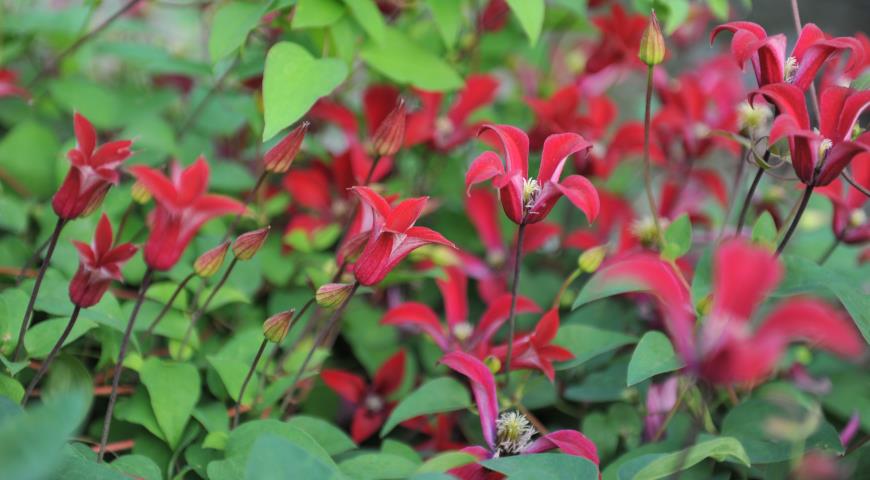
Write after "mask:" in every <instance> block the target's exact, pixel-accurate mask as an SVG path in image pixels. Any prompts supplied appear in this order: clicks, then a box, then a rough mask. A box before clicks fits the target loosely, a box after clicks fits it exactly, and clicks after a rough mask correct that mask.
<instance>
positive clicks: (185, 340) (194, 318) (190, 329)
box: [178, 257, 239, 355]
mask: <svg viewBox="0 0 870 480" xmlns="http://www.w3.org/2000/svg"><path fill="white" fill-rule="evenodd" d="M238 261H239V259H238V258H237V257H233V261H232V262H230V266H229V267H227V271H226V272H224V275H223V276H222V277H221V279H220V281H218V283H217V285H215V286H214V288H213V289H212V291H211V293H209V294H208V297H206V299H205V302H204V303H203V304H202V306H201V307H199V308H197V309H196V311H194V312H193V316H191V317H190V325H188V326H187V331H186V332H184V338H183V339H182V340H181V345H180V346H179V348H178V352H179V355H181V354H182V353H183V352H184V349H185V348H186V347H187V343H188V342H189V341H190V335H191V334H192V333H193V329H194V327H196V322H197V320H199V318H200V317H201V316H202V315H203V314H204V313H205V309H206V308H208V305H209V304H210V303H211V301H212V300H213V299H214V297H215V295H217V292H218V291H219V290H220V289H221V287H223V286H224V283H226V281H227V278H229V277H230V273H232V272H233V268H234V267H235V266H236V263H237V262H238Z"/></svg>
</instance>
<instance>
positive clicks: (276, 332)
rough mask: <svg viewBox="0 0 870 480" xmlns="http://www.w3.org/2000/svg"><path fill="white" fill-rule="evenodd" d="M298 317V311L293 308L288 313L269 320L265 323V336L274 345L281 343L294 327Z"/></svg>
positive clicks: (276, 315) (273, 316)
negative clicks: (295, 318) (295, 319)
mask: <svg viewBox="0 0 870 480" xmlns="http://www.w3.org/2000/svg"><path fill="white" fill-rule="evenodd" d="M295 316H296V309H294V308H291V309H290V310H287V311H286V312H281V313H278V314H275V315H272V316H271V317H269V318H267V319H266V321H265V322H263V336H264V337H266V339H267V340H269V341H270V342H273V343H281V342H283V341H284V338H286V337H287V332H289V331H290V327H291V326H292V325H293V320H294V318H293V317H295Z"/></svg>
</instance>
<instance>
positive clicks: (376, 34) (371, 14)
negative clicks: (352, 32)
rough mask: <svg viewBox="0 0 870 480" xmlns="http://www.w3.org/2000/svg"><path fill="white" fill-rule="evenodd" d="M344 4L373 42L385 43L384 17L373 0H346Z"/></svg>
mask: <svg viewBox="0 0 870 480" xmlns="http://www.w3.org/2000/svg"><path fill="white" fill-rule="evenodd" d="M344 4H345V5H347V8H348V9H350V13H351V15H353V18H355V19H356V21H357V23H359V24H360V26H361V27H362V28H363V30H365V31H366V33H368V34H369V36H370V37H372V40H374V41H376V42H378V43H381V42H383V41H384V28H385V27H386V25H385V24H384V17H382V16H381V11H380V10H378V6H377V5H376V4H375V2H374V1H373V0H344Z"/></svg>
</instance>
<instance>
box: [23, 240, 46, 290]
mask: <svg viewBox="0 0 870 480" xmlns="http://www.w3.org/2000/svg"><path fill="white" fill-rule="evenodd" d="M49 243H51V237H48V238H46V239H45V241H44V242H42V245H40V246H39V248H37V249H36V251H35V252H33V255H31V256H30V258H29V259H28V260H27V262H26V263H25V264H24V265H23V266H22V267H21V271H20V272H19V273H18V275H16V276H15V286H16V287H17V286H18V285H21V281H22V280H24V278H25V277H27V275H26V273H27V271H28V270H30V267H32V266H33V265H35V264H36V261H37V260H39V257H41V256H42V252H44V251H45V249H46V248H48V244H49Z"/></svg>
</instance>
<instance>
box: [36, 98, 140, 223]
mask: <svg viewBox="0 0 870 480" xmlns="http://www.w3.org/2000/svg"><path fill="white" fill-rule="evenodd" d="M73 126H74V127H75V134H76V148H74V149H72V150H70V151H69V152H67V157H68V158H69V161H70V164H71V165H70V169H69V172H67V174H66V178H65V179H64V181H63V184H62V185H61V186H60V189H59V190H58V191H57V193H55V194H54V198H52V200H51V206H52V208H53V209H54V212H55V213H56V214H57V216H58V217H60V218H62V219H64V220H71V219H73V218H77V217H80V216H83V215H87V214H89V213H91V212H93V211H94V210H95V209H96V208H97V207H98V206H100V204H101V203H102V202H103V198H105V197H106V193H107V192H108V191H109V188H110V187H111V186H112V185H117V184H118V181H119V180H120V175H119V174H118V167H119V166H120V165H121V162H123V161H124V160H126V159H128V158H130V155H131V153H130V145H131V144H132V143H133V142H131V141H130V140H119V141H115V142H109V143H106V144H103V145H101V146H100V147H97V131H96V130H94V127H93V125H91V122H89V121H88V119H87V118H85V117H84V116H82V115H81V114H79V113H76V114H75V115H74V116H73Z"/></svg>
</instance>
